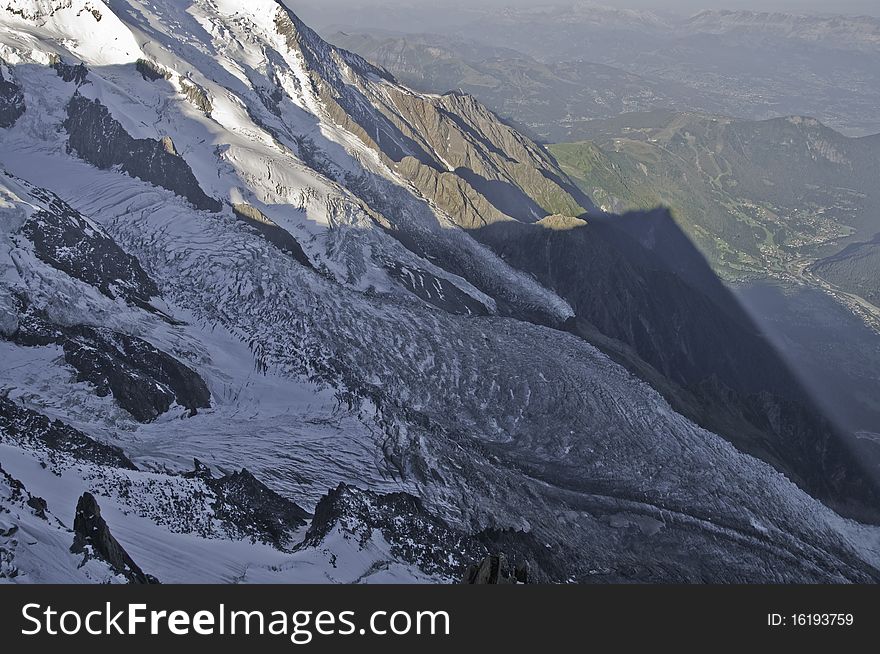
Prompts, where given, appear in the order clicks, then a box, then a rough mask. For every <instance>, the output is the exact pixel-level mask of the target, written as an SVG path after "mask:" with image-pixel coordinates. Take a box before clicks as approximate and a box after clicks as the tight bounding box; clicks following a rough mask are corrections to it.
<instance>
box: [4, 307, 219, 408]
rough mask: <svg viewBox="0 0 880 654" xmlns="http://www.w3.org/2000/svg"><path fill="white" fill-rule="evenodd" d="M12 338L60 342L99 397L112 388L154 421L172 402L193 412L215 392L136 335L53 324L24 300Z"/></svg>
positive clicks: (27, 343) (119, 399)
mask: <svg viewBox="0 0 880 654" xmlns="http://www.w3.org/2000/svg"><path fill="white" fill-rule="evenodd" d="M10 340H12V341H13V342H15V343H18V344H19V345H25V346H44V345H50V344H55V345H61V346H62V347H63V349H64V360H65V361H66V362H67V363H68V364H69V365H71V366H73V367H74V368H75V369H76V371H77V381H86V382H89V383H91V384H93V385H94V386H95V388H96V393H97V394H98V395H99V396H100V397H106V396H107V395H110V394H111V393H112V395H113V398H114V399H115V400H116V402H117V403H118V404H119V405H120V406H121V407H122V408H123V409H125V410H126V411H128V412H129V413H130V414H131V415H132V416H133V417H134V418H135V419H136V420H138V421H140V422H150V421H152V420H155V419H156V418H157V417H158V416H160V415H161V414H163V413H165V412H166V411H168V409H169V408H171V405H172V404H173V403H174V402H177V403H178V404H179V405H181V406H183V407H185V408H187V409H189V411H190V415H191V416H192V415H195V414H196V413H197V412H198V409H205V408H209V407H210V406H211V392H210V391H209V390H208V387H207V385H206V384H205V382H204V380H203V379H202V378H201V377H200V376H199V375H198V373H196V372H195V371H194V370H192V369H191V368H189V367H187V366H185V365H184V364H182V363H181V362H180V361H178V360H177V359H175V358H174V357H172V356H170V355H168V354H166V353H165V352H162V351H161V350H158V349H156V348H155V347H153V346H152V345H150V344H149V343H148V342H146V341H144V340H142V339H139V338H136V337H134V336H129V335H127V334H122V333H119V332H114V331H112V330H108V329H97V328H94V327H89V326H87V325H77V326H74V327H64V326H60V325H55V324H52V323H51V322H50V321H48V320H47V319H46V318H45V316H43V315H42V314H41V313H40V312H39V311H37V310H35V309H33V308H32V307H28V306H27V305H23V306H22V309H21V312H20V316H19V325H18V330H17V331H16V332H15V333H14V334H13V335H12V336H11V339H10Z"/></svg>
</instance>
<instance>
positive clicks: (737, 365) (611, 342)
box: [470, 209, 880, 523]
mask: <svg viewBox="0 0 880 654" xmlns="http://www.w3.org/2000/svg"><path fill="white" fill-rule="evenodd" d="M470 234H471V235H472V236H473V237H474V238H476V239H477V240H478V241H480V242H482V243H484V244H485V245H487V246H489V247H490V248H492V249H493V250H494V251H495V252H497V253H498V254H499V255H500V256H502V257H503V258H504V259H505V261H507V262H508V263H509V264H510V265H512V266H514V267H516V268H519V269H520V270H523V271H525V272H527V273H529V274H531V275H533V276H534V277H535V278H536V279H538V281H540V282H541V283H542V284H543V285H545V286H547V287H548V288H550V289H552V290H554V291H555V292H556V293H557V294H559V295H560V296H561V297H562V298H563V299H565V300H566V301H567V302H568V303H569V304H570V305H571V307H572V309H573V310H574V313H575V315H574V317H572V318H570V319H569V320H567V321H566V322H565V323H564V324H562V325H555V326H556V327H558V328H561V329H564V330H566V331H570V332H572V333H574V334H576V335H578V336H580V337H582V338H584V339H586V340H588V341H590V342H591V343H593V344H594V345H596V346H597V347H599V348H600V349H602V350H603V351H604V352H605V353H606V354H608V355H609V356H610V357H611V358H612V359H614V360H616V361H617V362H619V363H621V364H622V365H624V366H625V367H627V368H628V369H629V370H630V371H631V372H632V373H633V374H635V375H637V376H638V377H640V378H642V379H643V380H645V381H646V382H648V383H649V384H651V385H652V386H653V387H654V388H656V389H657V390H658V391H660V392H661V393H662V394H663V395H664V397H665V398H666V399H667V401H669V402H670V404H671V405H672V406H673V408H674V409H675V410H676V411H678V412H680V413H682V414H683V415H685V416H687V417H688V418H690V419H691V420H693V421H694V422H696V423H697V424H699V425H700V426H702V427H705V428H706V429H708V430H710V431H713V432H715V433H717V434H719V435H721V436H723V437H725V438H726V439H727V440H729V441H730V442H731V443H732V444H733V445H735V446H736V447H737V448H738V449H740V450H741V451H743V452H746V453H748V454H751V455H753V456H756V457H758V458H761V459H763V460H764V461H766V462H768V463H770V464H771V465H773V466H774V467H775V468H777V469H778V470H780V471H781V472H783V473H785V474H786V475H787V476H788V477H789V478H791V479H792V480H793V481H794V482H795V483H797V484H798V485H799V486H801V488H803V489H804V490H806V491H807V492H809V493H810V494H812V495H813V496H815V497H817V498H819V499H820V500H822V501H823V502H825V503H826V504H828V505H829V506H831V507H832V508H834V509H835V510H837V511H839V512H840V513H842V514H844V515H847V516H850V517H854V518H857V519H860V520H863V521H869V522H874V523H878V522H880V508H878V507H880V503H878V498H880V489H878V479H877V478H876V477H874V476H872V475H871V474H870V473H869V471H868V470H866V469H864V468H863V467H862V465H861V463H860V462H859V461H858V459H857V457H856V456H854V454H853V453H852V452H851V450H850V449H849V447H848V446H847V444H846V442H845V440H844V437H843V434H842V433H840V431H839V430H838V429H837V428H836V427H835V425H834V424H832V423H831V421H829V420H828V419H827V418H826V417H825V416H824V415H823V412H822V411H821V409H820V408H819V406H818V404H817V403H816V402H815V401H814V399H813V398H812V397H811V396H810V394H809V393H808V392H807V391H806V390H805V388H804V386H803V385H802V384H801V383H800V381H799V380H798V379H797V377H796V376H795V375H794V374H793V373H792V372H791V370H790V369H789V367H788V366H787V365H786V363H785V361H784V359H783V358H782V357H781V356H780V355H779V354H778V353H777V352H776V351H775V349H774V348H773V346H772V345H771V344H770V342H769V341H768V340H767V339H766V338H765V337H764V336H763V335H762V334H761V332H760V330H759V329H758V328H757V326H756V325H755V323H754V322H753V321H752V319H751V318H750V316H749V315H748V314H747V313H746V311H745V310H744V309H743V308H742V307H741V305H740V304H739V302H738V300H737V299H736V298H735V297H734V296H733V294H732V293H731V292H730V291H729V290H728V289H727V287H725V286H724V284H723V283H722V282H721V281H720V280H719V279H718V277H717V276H716V275H715V273H714V272H713V271H712V269H711V268H710V267H709V265H708V263H707V262H706V260H705V259H704V258H703V256H702V255H701V254H700V253H699V251H698V250H697V249H696V247H695V246H694V245H693V243H692V242H691V241H690V239H689V238H688V237H687V235H685V234H684V233H683V232H682V231H681V229H680V228H679V227H678V225H677V224H676V223H675V221H674V220H673V219H672V217H671V216H670V214H669V212H668V211H666V210H665V209H658V210H654V211H650V212H640V213H632V214H628V215H625V216H610V215H609V216H599V217H588V218H585V219H557V220H554V219H545V220H542V221H539V222H538V223H536V224H523V223H519V222H515V221H506V222H502V223H495V224H492V225H488V226H486V227H483V228H480V229H477V230H472V231H471V232H470Z"/></svg>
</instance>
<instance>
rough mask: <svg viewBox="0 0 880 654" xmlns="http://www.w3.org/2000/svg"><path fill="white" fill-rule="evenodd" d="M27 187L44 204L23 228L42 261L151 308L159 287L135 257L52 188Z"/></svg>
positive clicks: (136, 303)
mask: <svg viewBox="0 0 880 654" xmlns="http://www.w3.org/2000/svg"><path fill="white" fill-rule="evenodd" d="M29 191H30V193H31V195H32V196H33V197H34V198H35V199H36V200H38V201H40V202H41V203H42V204H43V206H44V207H45V208H44V209H42V210H39V211H36V212H34V214H33V215H32V216H31V217H30V218H29V219H28V220H27V222H25V223H24V225H23V226H22V228H21V233H22V234H23V235H24V236H25V237H26V238H27V239H28V240H30V241H31V242H32V243H33V244H34V253H35V254H36V255H37V257H38V258H39V259H40V260H41V261H43V262H45V263H47V264H49V265H50V266H52V267H53V268H56V269H58V270H60V271H62V272H64V273H66V274H68V275H70V276H71V277H75V278H76V279H79V280H81V281H83V282H85V283H87V284H91V285H92V286H94V287H95V288H97V289H98V290H100V291H101V293H103V294H104V295H106V296H107V297H110V298H117V297H119V298H122V299H124V300H125V301H126V302H128V303H130V304H133V305H135V306H139V307H141V308H143V309H147V310H149V311H155V309H154V308H153V307H152V306H151V305H150V299H151V298H153V297H155V296H158V295H159V289H158V287H157V286H156V284H155V282H154V281H153V280H152V279H151V278H150V276H149V275H148V274H147V273H146V272H145V271H144V269H143V268H142V267H141V264H140V262H139V261H138V260H137V258H136V257H133V256H131V255H130V254H128V253H127V252H125V250H123V249H122V248H121V247H119V245H117V244H116V242H115V241H114V240H113V239H112V238H111V237H110V236H109V235H108V234H107V233H106V232H105V231H104V230H103V229H102V228H101V227H100V226H98V225H97V224H96V223H94V222H93V221H91V220H89V219H88V218H86V217H85V216H83V215H82V214H81V213H79V212H78V211H76V210H75V209H73V208H72V207H71V206H70V205H68V204H67V203H66V202H64V201H63V200H62V199H61V198H59V197H58V196H57V195H55V194H54V193H51V192H49V191H46V190H45V189H41V188H36V187H30V188H29Z"/></svg>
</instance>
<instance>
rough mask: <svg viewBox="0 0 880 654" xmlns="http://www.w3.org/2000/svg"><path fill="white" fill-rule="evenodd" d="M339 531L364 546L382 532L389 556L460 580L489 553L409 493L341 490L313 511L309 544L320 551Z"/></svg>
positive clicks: (336, 489)
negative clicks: (332, 531) (389, 547)
mask: <svg viewBox="0 0 880 654" xmlns="http://www.w3.org/2000/svg"><path fill="white" fill-rule="evenodd" d="M334 527H338V528H339V529H341V530H343V531H344V532H345V533H347V534H349V535H351V536H353V537H355V538H357V539H358V540H359V541H360V542H361V543H362V544H365V543H366V542H367V541H368V540H369V539H370V538H371V537H372V535H373V532H374V531H377V532H379V533H380V534H381V535H382V537H383V538H384V539H385V540H386V541H387V542H388V543H389V544H390V545H391V553H392V554H393V555H395V556H397V557H399V558H400V559H401V560H403V561H406V562H408V563H411V564H414V565H416V566H418V567H419V568H420V569H421V570H423V571H424V572H426V573H428V574H435V575H441V576H444V577H447V578H451V579H456V578H459V577H460V576H461V574H462V570H464V569H465V566H466V565H467V564H468V562H470V561H474V560H477V559H479V558H481V557H483V556H485V555H486V550H485V549H484V548H483V547H482V546H481V545H480V544H478V543H476V542H474V541H473V540H472V539H471V538H469V537H468V536H466V535H464V534H461V533H460V532H458V531H456V530H454V529H453V528H451V527H450V526H449V525H448V524H446V522H444V521H443V520H441V519H440V518H438V517H436V516H434V515H431V514H430V513H428V511H426V510H425V508H424V507H423V506H422V502H421V500H419V498H417V497H414V496H413V495H409V494H408V493H389V494H386V495H382V494H379V493H375V492H373V491H368V490H361V489H359V488H355V487H353V486H349V485H347V484H339V486H337V487H336V488H335V489H334V490H332V491H330V492H329V493H328V494H327V495H325V496H324V497H323V498H322V499H321V501H320V502H318V506H317V507H315V517H314V519H313V520H312V524H311V526H310V527H309V530H308V532H307V533H306V537H305V541H304V542H305V544H307V545H312V546H316V545H319V544H320V543H321V541H322V540H323V539H324V538H325V537H326V536H327V535H328V534H329V533H330V531H331V530H332V529H333V528H334Z"/></svg>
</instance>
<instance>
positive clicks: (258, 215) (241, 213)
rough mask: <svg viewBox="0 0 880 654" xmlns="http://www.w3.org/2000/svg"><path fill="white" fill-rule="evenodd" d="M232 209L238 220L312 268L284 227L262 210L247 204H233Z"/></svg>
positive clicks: (304, 254) (298, 245)
mask: <svg viewBox="0 0 880 654" xmlns="http://www.w3.org/2000/svg"><path fill="white" fill-rule="evenodd" d="M232 211H233V213H234V214H235V217H236V218H238V220H240V221H242V222H243V223H245V224H246V225H248V226H249V227H251V228H252V229H254V230H256V231H257V232H258V233H259V234H260V235H262V237H263V238H265V239H266V240H267V241H269V242H270V243H271V244H272V245H274V246H275V247H277V248H278V249H279V250H281V251H282V252H286V253H287V254H289V255H290V256H292V257H293V258H294V259H296V260H297V261H299V262H300V263H301V264H302V265H304V266H306V267H307V268H314V266H313V265H312V262H311V261H309V258H308V256H306V253H305V251H304V250H303V249H302V246H301V245H300V244H299V241H297V240H296V239H295V238H294V237H293V236H292V235H291V234H290V232H288V231H287V230H286V229H284V228H282V227H281V226H280V225H278V224H277V223H275V222H274V221H272V220H270V219H269V218H267V217H266V216H265V215H264V214H263V212H262V211H260V210H259V209H257V208H256V207H252V206H251V205H249V204H235V205H233V206H232Z"/></svg>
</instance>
